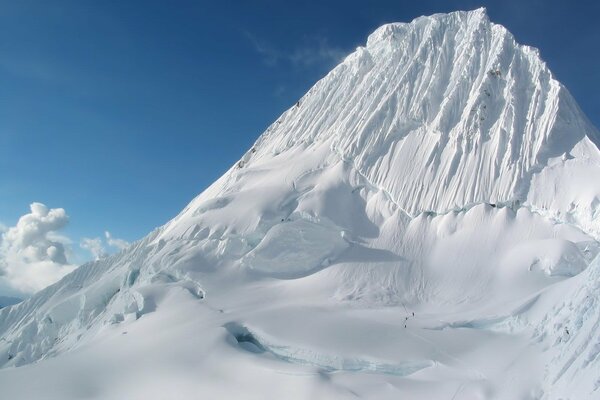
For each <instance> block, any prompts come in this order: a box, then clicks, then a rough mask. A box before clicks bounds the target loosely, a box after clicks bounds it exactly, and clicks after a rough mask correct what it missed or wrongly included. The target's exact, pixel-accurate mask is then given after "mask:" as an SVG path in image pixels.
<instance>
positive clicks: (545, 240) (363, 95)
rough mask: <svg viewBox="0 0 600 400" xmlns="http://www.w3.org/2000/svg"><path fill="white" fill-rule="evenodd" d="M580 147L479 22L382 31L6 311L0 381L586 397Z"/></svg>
mask: <svg viewBox="0 0 600 400" xmlns="http://www.w3.org/2000/svg"><path fill="white" fill-rule="evenodd" d="M598 137H599V136H598V132H597V130H596V129H595V128H594V127H593V126H592V125H591V124H590V122H589V121H588V120H587V118H586V117H585V116H584V115H583V114H582V112H581V110H580V109H579V107H578V106H577V104H576V102H575V101H574V100H573V98H572V97H571V95H570V94H569V92H568V91H567V89H566V88H565V87H564V86H562V85H561V84H560V83H559V82H558V81H557V80H556V79H555V78H554V77H553V75H552V73H551V72H550V71H549V69H548V67H547V66H546V64H545V63H544V62H543V61H542V60H541V58H540V56H539V52H538V51H537V50H536V49H534V48H531V47H527V46H522V45H519V44H517V43H516V42H515V40H514V38H513V36H512V35H511V34H510V33H509V32H508V31H507V30H506V29H505V28H504V27H502V26H500V25H497V24H494V23H492V22H490V21H489V19H488V17H487V15H486V12H485V10H484V9H478V10H475V11H470V12H454V13H450V14H436V15H433V16H429V17H420V18H417V19H415V20H414V21H412V22H410V23H394V24H387V25H384V26H382V27H380V28H379V29H377V30H376V31H375V32H374V33H372V34H371V35H370V36H369V38H368V40H367V43H366V46H365V47H359V48H358V49H356V51H355V52H353V53H352V54H350V55H349V56H348V57H346V59H345V60H344V61H343V62H342V63H341V64H340V65H338V66H337V67H335V68H334V69H333V70H332V71H331V72H330V73H329V74H327V76H325V77H324V78H323V79H322V80H320V81H319V82H317V83H316V84H315V86H313V87H312V88H311V89H310V90H309V92H308V93H307V94H306V95H305V96H303V97H302V98H301V99H300V100H299V101H298V102H297V103H296V104H295V105H293V106H292V107H291V108H290V109H289V110H287V111H286V112H285V113H284V114H283V115H282V116H281V117H279V118H278V119H277V120H276V121H275V122H274V123H273V124H272V125H271V126H270V127H269V128H268V129H267V130H266V131H265V132H264V133H263V134H262V135H261V136H260V137H259V139H258V140H257V141H256V143H255V144H254V146H252V148H251V149H250V150H248V152H247V153H246V154H244V155H243V157H242V158H241V159H240V160H239V161H238V162H237V163H236V164H235V165H234V166H232V167H231V169H230V170H229V171H228V172H227V173H226V174H225V175H223V176H222V177H221V178H220V179H219V180H217V181H216V182H215V183H214V184H213V185H211V186H210V187H209V188H208V189H207V190H206V191H204V192H203V193H202V194H200V195H199V196H198V197H197V198H195V199H194V200H193V201H192V202H191V203H190V204H189V205H188V206H187V207H186V208H185V209H184V210H183V211H182V212H181V213H180V214H179V215H178V216H177V217H175V218H174V219H173V220H171V221H170V222H168V223H167V224H166V225H164V226H162V227H160V228H158V229H156V230H155V231H154V232H152V233H151V234H149V235H148V236H147V237H146V238H144V239H142V240H140V241H139V242H137V243H135V244H134V245H132V246H131V247H130V248H128V249H127V250H125V251H123V252H121V253H120V254H118V255H115V256H111V257H108V258H105V259H103V260H100V261H95V262H92V263H88V264H85V265H83V266H81V267H79V268H78V269H77V270H75V271H74V272H73V273H71V274H69V275H67V276H66V277H65V278H63V279H62V280H61V281H60V282H58V283H56V284H55V285H52V286H50V287H48V288H46V289H45V290H43V291H41V292H39V293H38V294H36V295H35V296H33V297H32V298H30V299H28V300H26V301H24V302H23V303H20V304H18V305H15V306H12V307H9V308H7V309H3V310H1V311H0V335H1V336H2V340H0V365H2V366H4V367H13V366H18V367H20V368H16V369H14V368H5V369H3V370H0V385H1V386H2V388H3V391H4V392H5V393H8V397H10V396H11V395H12V396H15V397H17V396H20V397H23V396H25V397H27V396H29V397H30V398H39V397H44V396H45V397H49V398H61V399H68V398H82V397H90V398H106V399H111V398H144V399H151V398H157V399H160V398H172V399H175V398H181V399H188V398H195V397H198V396H199V394H201V395H202V396H203V397H211V398H235V397H238V398H261V399H264V398H287V399H289V398H299V399H307V398H328V399H335V398H350V397H362V398H378V399H384V398H390V399H397V398H399V397H402V396H404V397H407V398H412V399H416V398H424V399H432V398H434V399H438V398H440V399H441V398H454V399H488V398H494V399H496V398H503V399H516V398H543V399H554V398H560V397H561V396H566V395H571V396H575V397H576V398H578V399H584V398H595V397H596V396H598V393H597V390H598V388H599V387H600V385H599V384H598V383H597V376H596V375H597V373H594V372H597V371H598V368H600V364H599V363H600V361H598V354H599V351H598V349H597V348H598V345H597V343H598V342H599V340H600V337H599V336H598V335H599V333H598V329H597V324H598V322H597V321H598V318H599V317H600V304H598V302H597V301H596V300H595V299H596V295H595V291H596V290H597V285H598V284H597V282H598V281H599V279H598V278H597V275H598V274H600V258H597V254H598V252H599V251H600V245H599V243H598V240H599V239H600V223H599V222H598V218H597V216H598V213H599V212H600V180H599V179H598V177H600V152H599V151H598V148H597V147H596V145H595V144H594V141H595V140H597V138H598ZM57 381H59V382H64V383H63V384H61V385H56V382H57ZM25 382H27V384H25ZM432 383H433V384H432ZM23 393H25V395H24V394H23ZM575 394H576V395H575Z"/></svg>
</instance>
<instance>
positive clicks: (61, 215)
mask: <svg viewBox="0 0 600 400" xmlns="http://www.w3.org/2000/svg"><path fill="white" fill-rule="evenodd" d="M29 209H30V211H29V213H27V214H25V215H22V216H21V217H20V218H19V220H18V222H17V223H16V225H15V226H12V227H7V226H5V225H3V224H0V296H21V297H26V296H29V295H31V294H33V293H35V292H37V291H39V290H41V289H43V288H45V287H46V286H48V285H51V284H53V283H55V282H57V281H58V280H60V279H61V278H62V277H63V276H65V275H66V274H68V273H69V272H71V271H73V270H74V269H75V268H77V266H78V264H76V263H75V262H74V261H73V257H72V256H73V252H72V243H73V242H72V241H71V240H70V239H69V238H68V237H66V236H64V235H61V234H60V233H59V231H60V230H61V229H63V228H64V227H65V226H66V225H67V224H68V222H69V216H68V215H67V213H66V211H65V210H64V209H63V208H49V207H47V206H46V205H45V204H43V203H38V202H34V203H31V204H30V206H29ZM79 246H80V247H81V248H82V249H84V250H87V251H88V252H89V253H90V254H91V256H92V257H93V259H95V260H98V259H101V258H103V257H105V256H107V255H108V254H109V253H110V252H109V251H107V248H112V249H113V250H118V251H120V250H123V249H125V248H126V247H127V246H129V243H128V242H126V241H125V240H122V239H118V238H115V237H113V236H112V234H111V233H110V232H108V231H105V232H104V238H103V239H102V238H99V237H98V238H93V239H90V238H83V239H82V240H81V242H80V244H79Z"/></svg>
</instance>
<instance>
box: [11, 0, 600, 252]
mask: <svg viewBox="0 0 600 400" xmlns="http://www.w3.org/2000/svg"><path fill="white" fill-rule="evenodd" d="M479 6H485V7H487V9H488V14H489V15H490V18H491V19H492V20H493V21H494V22H498V23H501V24H503V25H505V26H506V27H507V28H508V29H509V30H511V31H512V32H513V33H514V34H515V36H516V38H517V40H518V41H519V42H521V43H525V44H529V45H532V46H535V47H538V48H540V50H541V54H542V57H543V58H544V59H545V60H546V61H547V62H548V64H549V65H550V68H551V69H552V70H553V71H554V73H555V74H556V76H557V77H558V78H559V79H560V80H561V81H562V82H563V83H564V84H565V85H566V86H567V87H568V88H569V89H570V90H571V92H572V93H573V95H574V96H575V98H576V99H577V100H578V102H579V103H580V105H581V107H582V108H583V110H584V111H585V112H586V114H587V115H588V116H589V117H590V119H591V120H592V121H593V122H594V123H595V125H596V126H599V125H600V98H599V96H598V95H597V94H598V92H599V91H600V52H599V51H598V49H599V48H600V28H599V26H598V23H597V17H598V15H600V5H598V3H597V2H592V1H590V2H583V1H579V2H577V1H570V2H567V1H509V0H505V1H493V2H481V1H414V0H412V1H398V0H396V1H352V0H344V1H326V0H320V1H301V0H296V1H293V2H292V1H252V2H248V1H228V0H221V1H218V2H212V1H211V2H209V1H185V0H179V1H168V2H167V1H149V0H146V1H110V0H106V1H88V0H55V1H44V0H38V1H30V0H21V1H18V2H15V1H0V38H1V39H0V88H1V90H0V222H1V223H3V224H4V225H8V226H12V225H14V224H15V223H16V221H17V219H18V218H19V216H21V215H23V214H25V213H27V212H28V207H29V204H30V203H32V202H34V201H38V202H42V203H45V204H46V205H48V206H50V207H63V208H64V209H66V211H67V213H68V214H69V216H70V221H69V223H68V225H67V226H66V228H65V230H64V231H65V234H66V235H67V236H69V237H70V238H72V240H74V241H75V242H78V241H79V240H80V239H81V238H83V237H95V236H101V235H102V234H103V232H104V231H105V230H109V231H111V232H112V233H113V235H114V236H115V237H119V238H124V239H126V240H129V241H132V240H135V239H138V238H140V237H142V236H143V235H145V234H146V233H147V232H149V231H150V230H152V229H153V228H154V227H156V226H159V225H161V224H163V223H165V222H166V221H167V220H169V219H170V218H171V217H173V216H174V215H176V214H177V213H178V212H179V211H180V210H181V209H182V208H183V207H184V206H185V204H186V203H187V202H188V201H189V200H191V199H192V198H193V197H194V196H195V195H197V194H198V193H200V192H201V191H202V190H203V189H204V188H205V187H206V186H207V185H209V184H210V183H211V182H212V181H214V180H215V179H216V178H218V177H219V176H220V175H221V174H222V173H223V172H224V171H226V170H227V169H228V168H229V166H230V165H231V164H233V163H234V162H235V161H236V160H237V159H238V158H239V157H240V156H241V155H242V154H243V153H244V151H245V150H246V149H247V148H248V147H249V146H250V145H251V144H252V142H254V140H255V139H256V138H257V136H258V135H259V134H260V133H261V132H262V131H263V130H264V129H265V128H266V127H267V126H268V125H269V124H270V123H271V122H272V121H273V120H275V119H276V118H277V117H278V115H279V114H280V113H281V112H283V111H284V110H285V109H286V108H288V107H289V106H291V105H292V104H294V103H295V102H296V100H297V99H298V98H299V97H300V96H302V94H303V93H304V92H306V91H307V90H308V89H309V88H310V86H311V85H312V84H313V83H314V82H315V81H316V80H318V79H319V78H320V77H322V76H323V75H324V74H325V73H326V72H327V71H328V70H329V69H330V68H331V67H332V66H334V65H335V63H336V62H337V61H338V60H339V59H340V58H341V57H342V56H343V55H344V54H347V53H349V52H351V51H352V50H353V49H354V48H356V47H357V46H359V45H362V44H364V43H365V41H366V38H367V35H368V34H369V33H370V32H371V31H373V30H374V29H375V28H376V27H378V26H379V25H381V24H383V23H386V22H394V21H410V20H412V19H413V18H415V17H417V16H420V15H424V14H432V13H435V12H447V11H452V10H456V9H474V8H477V7H479ZM80 256H81V257H83V255H81V253H80Z"/></svg>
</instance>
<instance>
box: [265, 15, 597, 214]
mask: <svg viewBox="0 0 600 400" xmlns="http://www.w3.org/2000/svg"><path fill="white" fill-rule="evenodd" d="M593 132H594V128H593V127H592V126H590V125H589V124H588V123H587V121H586V119H585V117H583V116H582V115H581V113H580V111H579V109H578V108H577V106H576V104H575V103H574V101H573V100H572V99H571V97H570V95H569V93H568V92H567V91H566V90H565V88H564V87H562V86H561V84H560V83H559V82H557V81H556V80H555V79H554V78H553V77H552V74H551V73H550V71H549V70H548V68H547V66H546V64H545V63H544V62H543V61H542V60H541V59H540V58H539V55H538V51H537V50H536V49H533V48H531V47H527V46H521V45H519V44H517V43H516V42H515V41H514V39H513V36H512V35H511V34H510V33H509V32H508V31H507V30H506V29H505V28H504V27H502V26H500V25H496V24H493V23H491V22H490V21H489V20H488V18H487V15H486V14H485V10H483V9H479V10H476V11H472V12H455V13H451V14H438V15H433V16H431V17H421V18H418V19H416V20H414V21H413V22H411V23H409V24H404V23H398V24H389V25H384V26H382V27H381V28H379V29H377V30H376V31H375V32H374V33H373V34H372V35H370V37H369V39H368V41H367V45H366V47H360V48H358V49H357V50H356V52H354V53H353V54H351V55H350V56H348V57H347V58H346V60H345V61H344V62H343V63H341V64H340V65H339V66H338V67H337V68H335V69H334V70H333V71H332V72H331V73H329V74H328V75H327V76H326V77H325V78H323V79H322V80H321V81H320V82H318V83H317V84H316V85H315V86H314V87H313V88H312V89H311V90H310V91H309V92H308V93H307V94H306V95H305V96H304V97H303V98H302V99H301V100H300V103H299V105H298V106H295V107H292V108H291V109H290V110H288V111H287V112H286V113H285V114H284V115H283V116H282V117H281V118H280V119H279V120H278V121H276V122H275V123H274V124H273V125H272V126H271V127H270V128H269V129H268V130H267V132H265V134H264V135H263V136H262V137H261V138H260V139H259V141H258V143H257V146H256V149H257V155H256V156H257V158H258V157H260V156H261V155H266V154H268V153H271V152H275V153H279V152H283V151H285V150H287V149H290V148H291V147H294V146H299V145H306V144H308V145H309V146H319V145H322V144H324V143H326V144H327V145H329V146H330V147H331V149H332V150H333V151H334V152H336V153H337V154H339V155H340V156H341V157H343V158H344V159H345V160H349V161H351V162H353V163H354V166H355V167H356V168H357V169H358V170H359V171H360V172H361V173H362V174H364V175H365V176H366V177H367V178H368V179H369V180H370V181H371V182H372V183H374V184H375V185H377V186H379V187H381V188H383V189H385V190H386V191H388V192H389V193H390V194H391V196H392V197H393V198H394V199H395V201H396V202H397V204H398V205H399V206H400V207H402V208H404V209H405V210H406V211H408V212H409V213H411V214H414V213H416V212H419V211H424V210H433V211H438V212H442V211H445V210H449V209H453V208H457V207H463V206H465V205H468V204H470V203H477V202H491V203H496V202H508V201H513V200H520V201H524V200H525V199H526V197H527V194H528V190H529V184H530V181H531V178H532V175H533V174H534V173H536V172H539V170H541V169H542V168H543V167H544V166H545V165H546V164H547V163H548V160H549V158H551V157H558V156H561V155H562V154H563V153H565V152H568V151H570V150H571V149H572V148H573V147H574V146H575V144H577V143H578V142H579V141H581V140H582V139H583V138H584V136H585V135H593V134H594V133H593ZM594 150H595V149H594ZM596 158H597V157H596Z"/></svg>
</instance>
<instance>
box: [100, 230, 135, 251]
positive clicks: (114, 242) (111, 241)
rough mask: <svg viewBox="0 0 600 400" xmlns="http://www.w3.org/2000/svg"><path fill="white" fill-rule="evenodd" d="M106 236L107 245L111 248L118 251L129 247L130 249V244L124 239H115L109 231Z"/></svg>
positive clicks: (105, 233)
mask: <svg viewBox="0 0 600 400" xmlns="http://www.w3.org/2000/svg"><path fill="white" fill-rule="evenodd" d="M104 236H105V237H106V243H108V245H109V246H111V247H114V248H116V249H118V250H125V249H126V248H127V247H129V242H126V241H125V240H123V239H117V238H113V237H112V235H111V234H110V232H109V231H105V232H104Z"/></svg>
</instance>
